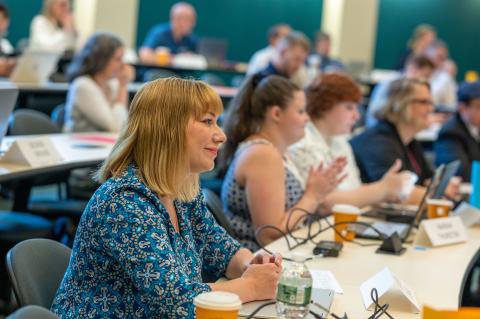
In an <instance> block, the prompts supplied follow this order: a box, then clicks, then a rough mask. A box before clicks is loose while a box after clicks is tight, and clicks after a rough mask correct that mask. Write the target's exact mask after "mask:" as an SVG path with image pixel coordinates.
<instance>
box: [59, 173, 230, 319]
mask: <svg viewBox="0 0 480 319" xmlns="http://www.w3.org/2000/svg"><path fill="white" fill-rule="evenodd" d="M138 174H139V172H138V170H137V169H136V168H135V167H133V166H131V167H129V169H128V170H127V171H126V172H124V173H123V174H122V175H121V176H119V177H116V178H110V179H109V180H108V181H107V182H105V183H104V184H103V185H102V186H101V187H100V188H99V189H98V190H97V191H96V193H95V194H94V195H93V197H92V199H91V200H90V202H89V204H88V206H87V208H86V210H85V212H84V213H83V216H82V219H81V221H80V224H79V227H78V230H77V235H76V238H75V243H74V246H73V251H72V256H71V259H70V264H69V266H68V268H67V271H66V274H65V277H64V278H63V281H62V283H61V285H60V288H59V289H58V291H57V294H56V296H55V299H54V302H53V305H52V311H53V312H55V313H56V314H57V315H58V316H60V318H193V317H194V306H193V303H192V302H193V298H194V297H195V296H197V295H198V294H200V293H202V292H206V291H210V290H211V289H210V287H209V285H208V284H206V283H203V282H202V277H201V274H202V271H203V272H205V273H208V274H210V276H214V277H221V276H224V274H225V271H226V268H227V266H228V263H229V262H230V260H231V258H232V257H233V255H235V253H236V252H237V251H238V250H239V249H240V244H239V243H238V242H236V241H235V240H234V239H232V238H231V237H230V236H229V235H228V234H227V233H226V232H225V230H224V229H223V228H221V227H220V226H219V225H218V224H217V223H216V221H215V219H214V218H213V216H212V215H211V214H210V212H209V211H208V210H207V208H206V205H205V200H204V198H203V195H202V194H201V193H200V194H199V195H198V196H197V197H196V198H195V199H194V200H193V201H191V202H180V201H174V205H175V208H176V212H177V216H178V223H179V232H176V231H175V229H174V227H173V225H172V223H171V221H170V217H169V215H168V212H167V210H166V209H165V207H164V206H163V205H162V203H161V202H160V200H159V198H158V196H156V195H155V193H153V192H152V191H151V190H150V189H148V188H147V187H146V185H145V184H144V183H143V182H142V181H141V180H140V178H139V177H138V176H139V175H138Z"/></svg>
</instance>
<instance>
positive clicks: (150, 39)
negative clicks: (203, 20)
mask: <svg viewBox="0 0 480 319" xmlns="http://www.w3.org/2000/svg"><path fill="white" fill-rule="evenodd" d="M196 19H197V13H196V12H195V8H194V7H193V6H192V5H190V4H188V3H186V2H178V3H176V4H174V5H173V6H172V8H171V9H170V22H166V23H162V24H159V25H156V26H154V27H153V28H151V29H150V31H149V32H148V34H147V36H146V38H145V41H144V42H143V44H142V47H141V48H140V52H139V55H140V61H142V62H143V63H148V64H155V63H156V62H157V58H156V54H155V50H156V49H157V48H159V47H163V48H167V49H168V50H169V52H170V53H171V54H178V53H183V52H196V51H197V44H198V39H197V36H196V35H195V34H194V33H193V28H194V27H195V23H196Z"/></svg>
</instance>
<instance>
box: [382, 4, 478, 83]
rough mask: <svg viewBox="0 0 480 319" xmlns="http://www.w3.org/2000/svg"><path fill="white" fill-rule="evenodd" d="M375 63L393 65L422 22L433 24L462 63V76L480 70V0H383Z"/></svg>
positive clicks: (386, 67)
mask: <svg viewBox="0 0 480 319" xmlns="http://www.w3.org/2000/svg"><path fill="white" fill-rule="evenodd" d="M379 2H380V8H379V17H378V28H377V42H376V50H375V66H376V67H377V68H384V69H390V68H393V67H394V65H395V63H396V61H397V59H398V56H399V55H400V53H401V52H402V51H403V50H405V48H406V43H407V41H408V39H409V37H410V35H411V33H412V30H413V29H414V28H415V26H417V25H418V24H420V23H429V24H431V25H433V26H434V27H435V28H436V29H437V31H438V34H439V37H440V38H442V39H443V40H445V41H446V42H447V43H448V45H449V47H450V55H451V56H452V58H453V59H454V60H455V61H456V62H457V63H458V70H459V72H458V76H457V79H458V80H462V79H463V78H464V74H465V71H467V70H472V69H473V70H477V71H480V54H479V53H480V32H479V21H480V1H478V0H460V1H458V0H457V1H455V0H454V1H452V0H423V1H419V0H381V1H379Z"/></svg>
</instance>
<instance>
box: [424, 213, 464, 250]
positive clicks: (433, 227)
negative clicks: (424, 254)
mask: <svg viewBox="0 0 480 319" xmlns="http://www.w3.org/2000/svg"><path fill="white" fill-rule="evenodd" d="M466 241H467V232H466V230H465V226H464V225H463V222H462V220H461V219H460V217H458V216H453V217H445V218H434V219H426V220H424V221H422V222H421V223H420V227H419V229H418V232H417V236H416V238H415V244H416V245H419V246H431V247H438V246H445V245H451V244H457V243H463V242H466Z"/></svg>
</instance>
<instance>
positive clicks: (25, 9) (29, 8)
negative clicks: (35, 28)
mask: <svg viewBox="0 0 480 319" xmlns="http://www.w3.org/2000/svg"><path fill="white" fill-rule="evenodd" d="M3 3H5V4H6V5H7V6H8V9H9V11H10V28H9V30H8V36H7V38H8V39H9V40H10V42H12V44H13V45H15V44H16V43H17V41H18V40H20V39H22V38H28V36H29V34H30V21H32V19H33V17H34V16H36V15H37V14H38V13H39V12H40V11H41V10H42V5H43V1H42V0H3Z"/></svg>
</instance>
